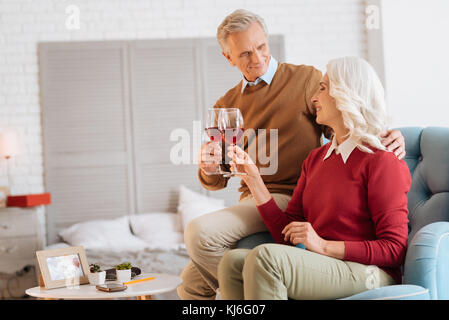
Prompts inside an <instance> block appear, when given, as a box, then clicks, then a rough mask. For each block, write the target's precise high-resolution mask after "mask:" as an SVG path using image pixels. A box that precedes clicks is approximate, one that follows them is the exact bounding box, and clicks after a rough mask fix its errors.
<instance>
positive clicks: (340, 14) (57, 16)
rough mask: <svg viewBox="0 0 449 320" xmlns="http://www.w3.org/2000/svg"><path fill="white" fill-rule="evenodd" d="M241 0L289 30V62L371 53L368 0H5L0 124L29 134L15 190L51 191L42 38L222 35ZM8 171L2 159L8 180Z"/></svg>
mask: <svg viewBox="0 0 449 320" xmlns="http://www.w3.org/2000/svg"><path fill="white" fill-rule="evenodd" d="M69 5H77V6H78V7H79V9H80V29H79V30H67V28H66V25H65V22H66V18H67V17H68V14H66V8H67V6H69ZM237 8H245V9H249V10H251V11H254V12H256V13H258V14H260V15H261V16H262V17H264V18H265V20H266V23H267V25H268V29H269V32H270V33H273V34H284V35H285V37H286V38H285V39H286V61H288V62H291V63H297V64H303V63H304V64H309V65H314V66H316V67H317V68H319V69H321V70H324V68H325V65H326V62H327V61H328V60H329V59H331V58H334V57H338V56H344V55H358V56H362V57H366V35H365V29H364V19H365V16H364V10H365V6H364V1H363V0H247V1H236V0H227V1H221V0H215V1H212V0H165V1H163V0H70V1H64V0H0V126H2V125H6V126H12V127H15V128H17V129H18V130H19V131H20V135H21V140H22V154H21V155H20V156H18V157H16V158H14V159H11V163H10V172H11V180H10V189H11V193H12V194H24V193H39V192H44V191H45V186H44V185H43V154H42V149H43V148H42V128H41V115H40V112H41V108H40V105H39V83H38V72H39V70H38V56H37V43H38V42H40V41H72V40H116V39H153V38H183V37H203V36H204V37H214V36H215V34H216V28H217V26H218V25H219V24H220V22H221V21H222V19H223V18H224V17H225V16H226V15H227V14H229V13H230V12H232V11H233V10H235V9H237ZM5 173H6V169H5V162H4V160H0V185H5V184H6V183H7V179H6V175H5Z"/></svg>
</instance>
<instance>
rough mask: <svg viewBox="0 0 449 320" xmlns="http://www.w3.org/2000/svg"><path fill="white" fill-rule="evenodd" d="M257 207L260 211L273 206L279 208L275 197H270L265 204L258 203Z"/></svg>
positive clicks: (270, 208)
mask: <svg viewBox="0 0 449 320" xmlns="http://www.w3.org/2000/svg"><path fill="white" fill-rule="evenodd" d="M256 207H257V209H259V211H261V210H262V211H267V210H272V209H273V208H278V206H277V204H276V202H275V201H274V199H273V197H271V198H270V200H268V201H267V202H265V203H264V204H261V205H258V206H256Z"/></svg>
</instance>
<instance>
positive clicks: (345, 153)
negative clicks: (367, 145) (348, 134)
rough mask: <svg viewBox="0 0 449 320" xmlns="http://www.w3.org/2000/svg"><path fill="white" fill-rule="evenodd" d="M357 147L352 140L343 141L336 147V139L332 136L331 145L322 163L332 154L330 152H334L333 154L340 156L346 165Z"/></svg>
mask: <svg viewBox="0 0 449 320" xmlns="http://www.w3.org/2000/svg"><path fill="white" fill-rule="evenodd" d="M357 145H358V143H357V141H356V140H354V139H352V138H348V139H346V140H345V141H343V142H342V143H341V144H340V145H337V139H336V138H335V136H334V137H333V139H332V144H331V146H330V147H329V150H327V153H326V155H325V156H324V158H323V161H324V160H326V159H327V158H329V157H330V156H331V154H332V151H334V150H335V154H341V158H342V159H343V162H344V163H346V161H347V160H348V158H349V156H350V155H351V153H352V151H354V149H355V148H357Z"/></svg>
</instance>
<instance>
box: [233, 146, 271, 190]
mask: <svg viewBox="0 0 449 320" xmlns="http://www.w3.org/2000/svg"><path fill="white" fill-rule="evenodd" d="M228 157H229V158H231V159H232V160H231V161H230V162H229V164H230V165H231V168H232V169H233V170H235V171H236V172H241V173H245V174H244V175H241V174H236V176H237V177H240V178H242V179H243V181H244V182H245V183H246V184H247V185H248V186H249V187H251V186H253V185H254V184H255V183H257V182H262V183H263V181H262V177H261V176H260V172H259V168H258V167H257V166H256V164H255V163H254V161H253V160H252V159H251V157H250V156H249V155H248V154H247V153H246V152H245V151H243V150H242V148H240V147H239V146H237V145H233V146H228Z"/></svg>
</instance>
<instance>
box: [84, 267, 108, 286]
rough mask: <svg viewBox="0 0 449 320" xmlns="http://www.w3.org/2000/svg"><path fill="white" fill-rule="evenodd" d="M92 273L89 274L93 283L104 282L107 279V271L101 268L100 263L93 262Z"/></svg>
mask: <svg viewBox="0 0 449 320" xmlns="http://www.w3.org/2000/svg"><path fill="white" fill-rule="evenodd" d="M89 269H90V273H89V274H88V275H87V277H88V278H89V283H90V284H91V285H94V286H96V285H99V284H104V281H105V279H106V271H103V270H101V269H100V265H98V264H96V263H93V264H91V265H89Z"/></svg>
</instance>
